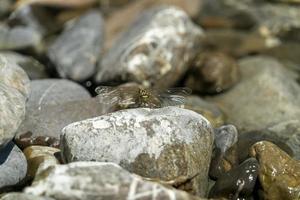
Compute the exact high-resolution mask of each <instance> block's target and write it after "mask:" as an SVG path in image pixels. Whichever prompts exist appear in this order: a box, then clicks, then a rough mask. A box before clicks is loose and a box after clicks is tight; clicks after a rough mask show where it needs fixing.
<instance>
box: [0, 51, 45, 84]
mask: <svg viewBox="0 0 300 200" xmlns="http://www.w3.org/2000/svg"><path fill="white" fill-rule="evenodd" d="M0 55H3V56H4V57H5V58H6V59H7V60H8V62H9V63H14V65H19V66H20V67H21V68H22V69H23V70H24V71H25V72H26V73H27V75H28V77H29V79H31V80H34V79H44V78H48V75H47V73H46V67H45V66H44V65H43V64H41V63H40V62H39V61H37V60H35V59H34V58H33V57H30V56H25V55H22V54H19V53H16V52H13V51H3V52H0Z"/></svg>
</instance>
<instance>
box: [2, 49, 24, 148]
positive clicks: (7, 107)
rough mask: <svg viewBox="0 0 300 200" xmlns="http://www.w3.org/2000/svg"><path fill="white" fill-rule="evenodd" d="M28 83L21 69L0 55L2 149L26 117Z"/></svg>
mask: <svg viewBox="0 0 300 200" xmlns="http://www.w3.org/2000/svg"><path fill="white" fill-rule="evenodd" d="M28 82H29V79H28V77H27V75H26V73H25V72H24V71H23V70H22V69H21V68H20V67H18V66H15V65H13V64H11V63H9V62H8V61H7V59H6V58H5V57H3V56H1V55H0V110H1V112H0V119H1V120H0V148H1V147H2V146H4V145H5V144H6V143H7V142H9V141H10V140H11V139H12V138H13V137H14V135H15V132H16V131H17V129H18V127H19V126H20V124H21V122H22V120H23V119H24V117H25V102H26V99H27V96H28V93H29V87H28Z"/></svg>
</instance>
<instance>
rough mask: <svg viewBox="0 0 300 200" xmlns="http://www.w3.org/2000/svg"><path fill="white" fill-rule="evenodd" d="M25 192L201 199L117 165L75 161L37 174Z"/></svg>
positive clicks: (84, 199)
mask: <svg viewBox="0 0 300 200" xmlns="http://www.w3.org/2000/svg"><path fill="white" fill-rule="evenodd" d="M78 183H80V184H78ZM25 193H28V194H34V195H44V196H47V197H52V198H54V199H56V200H96V199H97V200H98V199H119V200H123V199H124V200H125V199H137V198H138V199H141V200H143V199H145V200H146V199H149V198H152V199H155V200H164V199H169V198H175V199H178V200H201V198H199V197H195V196H191V195H189V194H188V193H185V192H183V191H179V190H175V189H171V188H166V187H164V186H162V185H160V184H157V183H154V182H149V181H145V180H143V179H142V178H141V177H139V176H137V175H134V174H130V173H129V172H127V171H126V170H124V169H122V168H121V167H120V166H118V165H116V164H113V163H100V162H76V163H70V164H68V165H60V166H59V165H58V166H55V167H53V168H50V169H48V170H47V171H45V172H44V173H43V174H40V175H39V176H38V177H37V178H36V180H35V181H34V182H33V185H32V186H31V187H28V188H26V189H25Z"/></svg>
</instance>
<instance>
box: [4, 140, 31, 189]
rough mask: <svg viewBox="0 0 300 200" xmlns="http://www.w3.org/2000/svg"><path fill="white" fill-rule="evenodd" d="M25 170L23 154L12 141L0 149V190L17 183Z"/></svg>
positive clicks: (25, 163)
mask: <svg viewBox="0 0 300 200" xmlns="http://www.w3.org/2000/svg"><path fill="white" fill-rule="evenodd" d="M26 170H27V162H26V159H25V156H24V154H23V152H22V151H21V150H20V149H19V148H18V147H17V146H16V145H15V144H14V143H13V142H9V143H8V144H7V145H6V146H5V147H4V148H1V149H0V191H1V190H2V189H4V188H7V187H9V186H14V185H16V184H18V183H19V182H20V181H21V180H22V179H24V178H25V176H26Z"/></svg>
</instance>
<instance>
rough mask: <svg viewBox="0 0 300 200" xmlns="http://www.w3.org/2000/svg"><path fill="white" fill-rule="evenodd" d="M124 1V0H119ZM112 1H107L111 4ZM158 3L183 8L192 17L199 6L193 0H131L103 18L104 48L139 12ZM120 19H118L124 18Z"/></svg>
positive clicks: (106, 47) (199, 4)
mask: <svg viewBox="0 0 300 200" xmlns="http://www.w3.org/2000/svg"><path fill="white" fill-rule="evenodd" d="M120 1H122V2H124V0H120ZM111 3H113V2H111V1H110V2H109V4H111ZM158 5H173V6H176V7H179V8H181V9H182V10H184V11H185V12H186V13H187V15H188V16H189V17H191V18H194V17H195V16H197V15H198V12H199V8H200V6H201V2H200V1H194V0H185V1H182V0H142V1H131V2H130V3H128V4H127V5H126V6H123V7H120V8H118V10H117V11H116V12H112V13H110V15H109V16H108V17H107V19H106V20H105V22H106V23H105V26H106V27H105V31H106V33H105V36H106V39H105V43H106V44H105V49H110V48H111V46H112V44H113V42H115V40H116V39H117V38H119V36H120V34H121V32H122V31H123V30H126V29H127V28H128V27H129V26H130V24H131V23H132V22H133V21H134V19H136V18H137V17H138V15H139V14H140V13H142V12H143V11H144V10H146V9H147V8H150V7H155V6H158ZM125 18H126V20H122V21H120V19H125Z"/></svg>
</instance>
